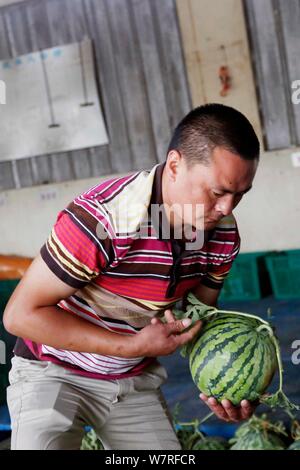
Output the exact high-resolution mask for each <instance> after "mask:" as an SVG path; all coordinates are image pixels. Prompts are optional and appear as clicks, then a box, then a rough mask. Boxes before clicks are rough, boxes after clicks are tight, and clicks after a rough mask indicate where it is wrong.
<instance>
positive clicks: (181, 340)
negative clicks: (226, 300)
mask: <svg viewBox="0 0 300 470" xmlns="http://www.w3.org/2000/svg"><path fill="white" fill-rule="evenodd" d="M201 326H202V321H201V320H198V321H196V323H195V324H194V325H193V326H192V327H191V328H190V329H189V331H186V332H185V333H181V335H178V336H177V338H176V339H177V341H178V345H181V346H182V345H184V344H186V343H188V342H189V341H191V340H192V339H193V338H194V336H196V335H197V333H199V331H200V330H201ZM185 328H186V327H185Z"/></svg>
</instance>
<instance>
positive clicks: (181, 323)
mask: <svg viewBox="0 0 300 470" xmlns="http://www.w3.org/2000/svg"><path fill="white" fill-rule="evenodd" d="M191 324H192V320H191V319H190V318H184V319H183V320H176V321H174V322H172V323H168V324H167V325H168V327H169V332H170V333H176V332H177V333H178V332H180V331H182V330H185V328H187V327H188V326H190V325H191Z"/></svg>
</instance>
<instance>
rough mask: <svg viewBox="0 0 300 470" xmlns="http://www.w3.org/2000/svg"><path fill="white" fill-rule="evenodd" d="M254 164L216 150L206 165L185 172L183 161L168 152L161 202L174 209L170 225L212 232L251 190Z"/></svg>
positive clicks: (179, 156)
mask: <svg viewBox="0 0 300 470" xmlns="http://www.w3.org/2000/svg"><path fill="white" fill-rule="evenodd" d="M257 164H258V160H254V161H253V160H252V161H248V160H243V159H242V158H240V157H239V156H238V155H236V154H234V153H232V152H230V151H228V150H226V149H224V148H222V147H216V148H215V149H214V150H213V152H212V154H211V158H210V161H209V164H208V165H203V164H201V163H197V164H194V165H193V166H192V167H190V168H188V167H187V165H186V161H185V159H184V157H183V156H182V155H180V154H179V153H178V152H177V151H171V152H170V153H169V155H168V159H167V163H166V167H165V170H164V176H163V200H164V203H166V204H168V205H169V206H172V205H175V206H174V207H175V209H174V210H173V211H172V212H171V217H170V218H171V222H172V225H175V226H178V225H185V226H187V225H189V226H191V227H192V228H193V230H203V228H204V230H212V229H213V228H214V227H215V226H216V225H217V223H218V222H219V221H220V219H221V218H222V217H224V216H226V215H229V214H231V212H232V210H233V209H234V208H235V207H236V206H237V204H238V203H239V202H240V200H241V199H242V197H243V195H244V194H245V193H246V192H248V191H249V190H250V189H251V186H252V181H253V178H254V176H255V172H256V169H257ZM176 207H177V208H176ZM203 216H204V217H203Z"/></svg>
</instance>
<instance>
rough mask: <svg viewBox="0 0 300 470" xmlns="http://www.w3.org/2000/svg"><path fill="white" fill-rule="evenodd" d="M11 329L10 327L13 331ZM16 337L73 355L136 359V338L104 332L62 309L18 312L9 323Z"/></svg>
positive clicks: (52, 308)
mask: <svg viewBox="0 0 300 470" xmlns="http://www.w3.org/2000/svg"><path fill="white" fill-rule="evenodd" d="M7 325H10V326H9V327H8V326H7ZM6 328H7V329H8V331H9V332H10V333H12V334H14V335H15V336H21V337H23V338H27V339H30V340H31V341H34V342H37V343H42V344H46V345H48V346H52V347H54V348H58V349H66V350H69V351H78V352H87V353H94V354H105V355H112V356H118V357H136V356H140V355H141V354H140V352H136V347H135V344H136V341H135V338H134V336H135V335H123V334H119V333H114V332H111V331H109V330H106V329H105V328H101V327H99V326H97V325H95V324H93V323H91V322H89V321H87V320H84V319H82V318H80V317H77V316H75V315H74V314H71V313H69V312H67V311H65V310H64V309H62V308H60V307H58V306H49V307H40V308H36V309H35V310H33V311H31V312H27V313H22V314H20V313H19V312H15V313H13V314H12V318H11V319H9V320H8V321H7V322H6Z"/></svg>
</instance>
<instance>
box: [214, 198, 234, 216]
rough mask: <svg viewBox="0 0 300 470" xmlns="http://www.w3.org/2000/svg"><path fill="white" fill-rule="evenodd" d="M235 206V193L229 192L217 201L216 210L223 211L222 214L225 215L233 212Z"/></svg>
mask: <svg viewBox="0 0 300 470" xmlns="http://www.w3.org/2000/svg"><path fill="white" fill-rule="evenodd" d="M233 207H234V198H233V195H232V194H228V195H226V196H225V197H223V198H222V199H220V200H219V201H218V202H217V204H216V206H215V210H216V211H217V212H221V214H222V215H223V216H224V217H225V216H226V215H229V214H231V212H232V211H233Z"/></svg>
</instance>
